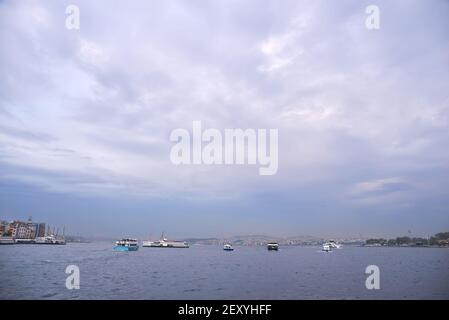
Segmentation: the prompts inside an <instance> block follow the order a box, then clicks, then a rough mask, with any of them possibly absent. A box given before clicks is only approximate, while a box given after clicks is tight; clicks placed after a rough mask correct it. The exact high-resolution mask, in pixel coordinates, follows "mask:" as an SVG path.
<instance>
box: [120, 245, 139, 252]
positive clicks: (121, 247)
mask: <svg viewBox="0 0 449 320" xmlns="http://www.w3.org/2000/svg"><path fill="white" fill-rule="evenodd" d="M138 249H139V247H138V246H132V247H126V246H115V247H114V251H120V252H126V251H137V250H138Z"/></svg>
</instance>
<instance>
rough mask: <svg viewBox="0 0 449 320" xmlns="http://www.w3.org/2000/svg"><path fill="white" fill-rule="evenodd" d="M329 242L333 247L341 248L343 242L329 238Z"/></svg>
mask: <svg viewBox="0 0 449 320" xmlns="http://www.w3.org/2000/svg"><path fill="white" fill-rule="evenodd" d="M327 243H328V244H329V245H330V247H331V248H332V249H341V244H339V243H337V242H335V240H329V241H328V242H327Z"/></svg>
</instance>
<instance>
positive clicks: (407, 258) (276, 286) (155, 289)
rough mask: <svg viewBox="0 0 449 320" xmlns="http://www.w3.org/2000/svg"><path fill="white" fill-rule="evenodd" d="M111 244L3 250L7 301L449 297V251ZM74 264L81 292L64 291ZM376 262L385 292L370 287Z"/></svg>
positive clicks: (0, 269)
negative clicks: (117, 248) (126, 247)
mask: <svg viewBox="0 0 449 320" xmlns="http://www.w3.org/2000/svg"><path fill="white" fill-rule="evenodd" d="M112 246H113V245H112V244H111V243H89V244H67V245H66V246H38V245H12V246H0V299H315V298H318V299H449V250H448V249H437V248H363V247H349V246H347V247H344V248H343V249H341V250H335V251H334V252H332V253H327V254H326V253H323V252H320V251H319V249H320V248H316V247H315V248H314V247H281V248H280V250H279V251H278V252H268V251H267V250H266V248H265V247H235V250H234V251H233V252H225V251H223V250H222V248H221V247H217V246H192V247H190V248H189V249H157V248H142V247H141V248H140V249H139V251H137V252H114V251H113V250H112ZM69 264H74V265H77V266H78V267H79V268H80V274H81V276H80V280H81V281H80V286H81V288H80V290H67V289H66V287H65V279H66V277H67V276H68V275H67V274H65V272H64V271H65V268H66V267H67V265H69ZM371 264H374V265H377V266H379V268H380V287H381V289H380V290H367V289H366V288H365V279H366V277H367V275H365V273H364V272H365V268H366V266H368V265H371Z"/></svg>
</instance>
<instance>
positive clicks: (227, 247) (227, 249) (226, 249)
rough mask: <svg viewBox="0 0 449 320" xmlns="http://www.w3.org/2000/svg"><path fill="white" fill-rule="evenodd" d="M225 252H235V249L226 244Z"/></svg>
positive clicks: (224, 246)
mask: <svg viewBox="0 0 449 320" xmlns="http://www.w3.org/2000/svg"><path fill="white" fill-rule="evenodd" d="M223 250H224V251H233V250H234V248H233V247H232V245H230V244H229V243H226V244H225V245H223Z"/></svg>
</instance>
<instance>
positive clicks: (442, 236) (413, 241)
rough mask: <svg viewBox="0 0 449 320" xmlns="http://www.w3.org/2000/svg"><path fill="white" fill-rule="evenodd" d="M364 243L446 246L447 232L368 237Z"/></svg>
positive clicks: (448, 242)
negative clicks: (393, 236)
mask: <svg viewBox="0 0 449 320" xmlns="http://www.w3.org/2000/svg"><path fill="white" fill-rule="evenodd" d="M365 244H366V245H381V246H448V245H449V232H439V233H437V234H435V235H433V236H431V237H429V238H420V237H417V238H416V237H414V238H411V237H407V236H403V237H396V238H395V239H384V238H378V239H375V238H373V239H368V240H366V243H365Z"/></svg>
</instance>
